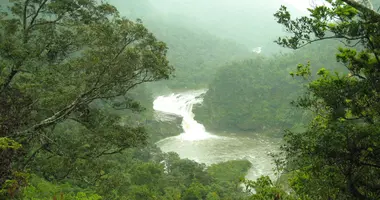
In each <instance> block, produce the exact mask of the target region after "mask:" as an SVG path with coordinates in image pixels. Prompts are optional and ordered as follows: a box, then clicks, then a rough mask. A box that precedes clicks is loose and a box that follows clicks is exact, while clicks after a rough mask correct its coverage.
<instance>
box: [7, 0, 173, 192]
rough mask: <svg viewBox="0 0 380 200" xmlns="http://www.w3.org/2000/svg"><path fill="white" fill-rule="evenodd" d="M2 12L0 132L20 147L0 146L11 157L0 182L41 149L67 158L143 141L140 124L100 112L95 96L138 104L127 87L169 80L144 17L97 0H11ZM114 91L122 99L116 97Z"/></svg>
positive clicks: (159, 45) (126, 105)
mask: <svg viewBox="0 0 380 200" xmlns="http://www.w3.org/2000/svg"><path fill="white" fill-rule="evenodd" d="M4 11H6V12H2V13H1V16H0V66H1V68H0V73H1V74H0V101H1V102H2V103H1V107H0V111H1V115H0V137H1V139H2V141H3V140H5V141H11V143H18V144H21V145H22V147H23V148H22V150H21V151H18V153H17V154H18V156H17V157H18V158H21V159H18V160H17V161H16V153H15V151H14V150H11V149H9V148H5V149H3V148H2V149H1V150H0V151H1V152H0V154H1V156H2V158H3V157H7V158H9V159H6V160H7V162H5V163H4V162H3V159H2V161H1V166H0V174H1V179H0V185H3V183H4V182H5V180H6V179H11V178H12V175H11V171H14V170H16V171H17V170H22V169H25V168H26V167H28V164H29V163H31V162H32V161H33V160H34V158H36V157H39V158H41V157H40V156H37V155H39V154H40V153H42V152H44V153H45V154H51V155H49V157H52V156H53V155H54V156H53V157H61V158H62V157H64V158H65V159H66V160H67V162H68V163H70V162H72V161H73V160H75V159H76V158H78V157H80V158H81V159H94V158H98V157H100V156H102V155H107V154H113V153H118V152H121V151H122V150H124V149H125V148H128V147H131V146H136V145H138V144H141V143H143V142H144V141H145V139H146V135H145V133H144V129H143V128H142V127H124V126H121V125H120V123H119V121H118V118H117V117H116V116H111V115H109V114H107V113H99V111H98V110H97V109H94V107H93V106H92V103H93V102H94V101H95V100H103V101H104V102H106V103H108V104H112V106H114V107H117V108H118V109H134V110H138V109H139V105H138V103H136V102H134V101H133V100H132V99H130V98H128V93H127V92H128V91H129V90H131V89H132V88H134V87H135V86H137V85H139V84H142V83H146V82H152V81H156V80H161V79H168V78H169V76H170V74H171V73H172V71H173V68H172V67H171V66H170V65H169V63H168V61H167V59H166V53H167V47H166V45H165V43H163V42H161V41H158V40H157V39H156V38H155V37H154V36H153V34H151V33H150V32H149V31H148V30H147V29H146V28H145V27H144V26H143V24H142V22H141V21H137V22H132V21H130V20H128V19H125V18H122V17H120V16H119V14H118V11H117V9H116V8H115V7H114V6H112V5H110V4H107V3H97V1H95V0H84V1H82V0H64V1H56V0H14V1H10V6H9V9H8V10H4ZM115 97H125V101H123V102H121V103H120V102H118V103H117V104H115V103H113V101H112V99H113V98H115ZM64 129H66V134H63V135H64V136H65V137H66V138H63V137H62V133H64ZM70 132H71V134H70ZM74 133H76V134H77V135H75V134H74ZM79 133H80V134H79ZM78 135H81V137H82V139H85V140H86V141H87V142H89V143H88V144H87V146H86V147H80V148H79V146H78V145H79V144H80V142H79V143H78V140H77V141H76V145H73V146H70V145H72V144H75V139H74V140H70V137H75V136H78ZM65 140H66V143H65ZM82 142H83V141H82ZM86 148H87V149H86ZM95 149H96V151H93V150H95ZM57 164H58V163H57ZM10 166H11V167H10ZM11 168H12V169H11ZM69 172H70V170H69V171H68V172H67V174H69ZM63 177H67V175H65V176H63Z"/></svg>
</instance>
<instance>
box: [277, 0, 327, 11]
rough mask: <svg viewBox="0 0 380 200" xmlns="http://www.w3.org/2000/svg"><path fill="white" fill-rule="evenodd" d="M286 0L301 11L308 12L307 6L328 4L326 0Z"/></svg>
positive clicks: (285, 0)
mask: <svg viewBox="0 0 380 200" xmlns="http://www.w3.org/2000/svg"><path fill="white" fill-rule="evenodd" d="M283 1H284V2H286V3H288V4H291V5H292V6H293V7H294V8H296V9H297V10H299V11H302V12H307V8H310V7H314V6H315V5H323V4H328V3H327V2H326V1H324V0H283Z"/></svg>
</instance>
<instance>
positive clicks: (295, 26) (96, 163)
mask: <svg viewBox="0 0 380 200" xmlns="http://www.w3.org/2000/svg"><path fill="white" fill-rule="evenodd" d="M165 2H166V3H167V4H168V3H169V4H170V3H172V2H171V1H169V0H168V1H165ZM325 2H326V3H328V4H326V5H318V6H315V7H314V8H310V9H309V16H299V14H297V16H298V17H296V18H294V17H292V16H293V11H289V9H288V8H287V7H286V6H281V7H280V5H278V7H280V8H279V10H278V11H277V12H276V13H274V17H275V20H276V21H275V22H277V23H278V24H279V25H281V26H282V27H283V28H284V30H285V31H286V32H287V33H284V34H283V35H281V34H280V35H278V36H279V37H280V38H278V40H276V41H275V43H277V45H279V46H282V47H285V48H288V49H292V50H291V51H286V53H277V54H274V55H261V54H256V53H252V52H250V49H249V48H247V46H244V45H241V43H240V42H237V41H238V40H233V38H232V37H231V32H228V33H226V35H224V37H221V36H215V33H211V31H210V32H208V31H207V30H205V29H204V26H203V27H201V26H200V27H196V26H194V27H191V26H190V27H189V26H186V25H185V24H183V23H182V24H181V22H183V21H181V19H180V17H178V18H175V19H172V18H170V17H169V16H170V15H168V16H167V17H165V16H163V15H162V13H155V12H154V9H155V8H154V6H152V5H151V4H150V3H149V1H147V0H144V1H129V2H128V3H126V4H125V5H129V6H131V7H130V8H122V10H121V11H120V12H119V11H118V9H117V8H119V7H122V6H119V5H118V3H117V2H115V5H116V6H113V4H112V1H111V4H109V3H107V2H99V1H96V0H64V1H63V0H62V1H58V0H9V1H7V2H1V4H0V5H1V6H2V7H1V11H2V12H0V199H27V200H29V199H30V200H45V199H46V200H48V199H55V200H57V199H60V200H63V199H65V200H70V199H72V200H74V199H75V200H100V199H136V200H140V199H141V200H149V199H151V200H153V199H162V200H164V199H165V200H166V199H169V200H170V199H172V200H176V199H185V200H197V199H206V200H219V199H242V200H244V199H259V200H271V199H274V200H280V199H289V200H293V199H294V200H295V199H306V200H308V199H310V200H311V199H313V200H314V199H336V200H341V199H342V200H343V199H359V200H367V199H379V198H380V178H379V177H380V158H379V156H378V155H379V154H380V124H379V117H380V116H379V115H380V112H379V110H380V97H379V92H380V82H379V81H380V80H379V77H380V31H379V29H380V27H379V26H380V14H379V12H378V9H377V8H380V1H373V2H372V4H371V2H370V1H354V0H326V1H325ZM119 3H120V2H119ZM163 5H165V4H164V3H163ZM260 5H261V4H260ZM127 7H128V6H127ZM264 11H265V12H267V10H264ZM264 11H263V12H264ZM142 16H143V17H142ZM144 16H145V18H144ZM137 18H142V19H143V20H140V19H137ZM219 23H222V22H219ZM213 30H214V31H215V29H213ZM270 30H272V29H270ZM273 30H274V29H273ZM222 31H224V30H223V29H221V30H219V32H222ZM236 31H238V30H236ZM232 32H233V31H232ZM240 39H241V40H243V39H242V38H240ZM240 39H239V40H240ZM255 44H257V43H255ZM294 69H295V70H294ZM204 87H207V88H208V92H207V93H206V95H205V96H204V103H203V105H201V106H199V107H198V108H197V109H196V116H197V119H199V121H202V122H203V123H205V125H206V128H208V129H210V130H215V131H247V132H252V131H255V132H260V133H262V134H266V133H268V132H273V131H274V132H276V133H281V130H285V131H284V132H283V144H282V146H281V152H280V153H279V154H275V155H273V161H274V164H275V166H276V168H275V171H274V173H275V174H276V175H278V177H281V178H280V179H279V180H271V179H270V178H269V177H261V178H259V179H257V180H255V181H251V180H245V178H244V177H245V176H246V175H247V173H248V170H249V169H250V168H251V167H254V166H255V163H251V162H249V161H247V160H232V161H226V162H222V163H218V164H213V165H210V166H206V165H205V164H202V163H197V162H195V161H192V160H189V159H181V158H180V157H179V156H178V155H177V154H176V153H172V152H171V153H163V152H161V150H160V149H159V148H158V147H157V146H155V145H154V143H155V142H156V141H158V140H160V139H162V138H165V137H167V136H171V135H175V134H178V133H180V132H181V127H180V126H179V122H178V121H173V122H170V123H166V122H165V123H163V122H159V121H156V120H155V117H154V111H153V109H152V101H153V99H154V97H155V96H157V95H159V94H160V93H161V92H163V91H165V92H166V91H171V90H177V89H186V88H204ZM291 102H293V103H292V104H291ZM299 127H302V128H301V129H299Z"/></svg>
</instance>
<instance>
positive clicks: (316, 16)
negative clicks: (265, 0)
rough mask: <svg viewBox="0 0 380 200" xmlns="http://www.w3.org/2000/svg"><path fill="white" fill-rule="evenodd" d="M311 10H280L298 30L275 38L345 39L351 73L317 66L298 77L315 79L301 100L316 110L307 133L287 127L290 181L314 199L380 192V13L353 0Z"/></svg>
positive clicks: (344, 58)
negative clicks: (302, 13) (293, 15)
mask: <svg viewBox="0 0 380 200" xmlns="http://www.w3.org/2000/svg"><path fill="white" fill-rule="evenodd" d="M327 2H328V3H329V4H330V6H316V7H315V8H313V9H309V12H310V16H309V17H306V16H305V17H301V18H297V19H294V20H292V19H291V15H290V13H289V12H288V11H287V9H286V7H284V6H282V7H281V8H280V10H279V11H278V12H277V13H276V14H275V17H276V18H277V22H278V23H280V24H282V25H283V26H284V27H285V28H286V30H287V31H288V32H290V33H291V34H292V35H291V36H289V37H284V38H279V39H278V41H276V42H277V43H278V44H279V45H282V46H284V47H288V48H292V49H299V48H302V47H303V46H305V45H308V44H310V43H314V42H317V41H321V40H332V39H336V40H339V41H341V42H342V44H343V46H342V47H340V48H339V52H338V53H337V55H336V58H337V61H338V62H341V63H343V64H344V66H345V67H346V68H347V70H349V72H350V73H348V74H344V73H337V72H336V73H332V72H330V71H329V70H327V69H324V68H322V69H320V70H319V71H318V73H317V77H315V78H312V77H311V72H310V69H309V67H310V65H312V63H310V64H308V65H299V67H298V69H297V72H296V73H294V74H293V75H296V76H303V77H305V78H306V77H309V78H310V79H309V80H310V82H309V83H308V84H307V90H308V91H307V92H306V93H305V95H304V96H302V97H300V98H299V100H298V101H297V105H298V106H300V107H303V108H307V109H311V110H312V111H313V112H314V119H313V120H312V122H311V123H310V124H309V128H308V130H307V131H305V132H302V133H293V132H290V131H287V133H286V135H285V145H284V146H283V147H282V149H283V150H284V152H285V155H286V157H287V166H286V167H287V169H288V170H289V171H292V173H291V174H292V175H293V178H292V180H291V186H292V188H293V190H295V191H296V192H297V193H298V194H299V195H302V196H305V195H306V197H308V198H311V199H378V198H380V190H379V188H380V179H379V177H380V159H379V157H378V156H377V155H379V153H380V131H379V130H380V129H379V126H380V123H379V117H380V112H379V110H380V109H379V108H380V101H379V100H380V95H379V92H380V84H379V77H380V32H379V31H378V30H379V28H380V14H379V13H377V12H376V11H374V10H372V9H370V8H368V7H366V6H365V5H364V4H361V3H359V2H356V1H353V0H327Z"/></svg>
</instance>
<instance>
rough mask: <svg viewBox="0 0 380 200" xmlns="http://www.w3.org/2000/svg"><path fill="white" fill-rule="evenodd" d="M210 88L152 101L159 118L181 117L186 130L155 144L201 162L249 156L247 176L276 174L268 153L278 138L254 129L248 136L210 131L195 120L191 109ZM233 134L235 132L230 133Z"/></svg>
mask: <svg viewBox="0 0 380 200" xmlns="http://www.w3.org/2000/svg"><path fill="white" fill-rule="evenodd" d="M206 92H207V90H194V91H187V92H182V93H177V94H174V93H173V94H169V95H164V96H159V97H157V98H156V99H155V101H154V102H153V108H154V110H155V112H156V113H155V114H156V120H158V121H170V120H174V119H175V118H176V117H180V118H182V124H181V125H182V128H183V132H182V133H179V135H177V136H173V137H168V138H165V139H163V140H161V141H158V142H157V143H156V144H157V146H158V147H160V148H161V150H162V151H163V152H176V153H178V155H179V156H180V157H181V158H188V159H191V160H194V161H196V162H199V163H205V164H206V165H210V164H213V163H218V162H223V161H228V160H236V159H247V160H249V161H250V162H251V163H252V168H251V169H250V170H249V172H248V174H247V176H246V178H247V179H250V180H254V179H256V178H258V177H260V176H261V175H269V176H271V177H273V164H272V159H271V157H270V156H269V155H268V154H269V153H271V152H275V151H277V148H278V144H279V142H280V141H279V139H278V138H270V137H267V136H265V135H263V134H258V133H252V134H249V137H248V136H241V135H239V134H233V133H231V134H227V135H228V136H226V134H225V133H224V134H218V133H209V132H207V131H206V129H205V127H204V126H203V125H202V124H201V123H200V122H197V121H196V120H194V114H193V112H192V109H193V106H194V105H195V104H201V103H202V101H203V98H202V96H203V95H204V94H205V93H206ZM231 135H233V136H231Z"/></svg>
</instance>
